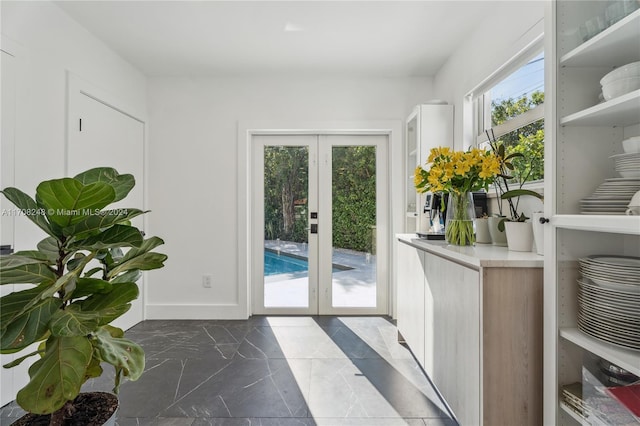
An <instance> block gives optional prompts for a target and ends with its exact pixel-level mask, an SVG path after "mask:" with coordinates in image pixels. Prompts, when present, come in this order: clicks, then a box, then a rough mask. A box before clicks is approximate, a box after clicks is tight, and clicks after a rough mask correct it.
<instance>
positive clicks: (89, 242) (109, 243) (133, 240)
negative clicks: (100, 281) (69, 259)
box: [71, 225, 143, 250]
mask: <svg viewBox="0 0 640 426" xmlns="http://www.w3.org/2000/svg"><path fill="white" fill-rule="evenodd" d="M142 241H143V240H142V234H141V233H140V230H139V229H138V228H136V227H133V226H127V225H113V226H112V227H111V228H109V229H107V230H106V231H104V232H101V233H99V234H97V235H92V236H90V237H88V238H85V239H84V240H80V241H76V242H74V243H73V244H71V248H73V249H74V250H100V249H105V248H110V247H138V246H140V245H141V244H142Z"/></svg>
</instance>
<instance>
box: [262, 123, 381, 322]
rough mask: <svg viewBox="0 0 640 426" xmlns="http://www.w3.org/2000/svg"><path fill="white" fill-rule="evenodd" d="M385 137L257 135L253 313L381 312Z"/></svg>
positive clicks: (322, 313)
mask: <svg viewBox="0 0 640 426" xmlns="http://www.w3.org/2000/svg"><path fill="white" fill-rule="evenodd" d="M387 141H388V137H387V136H386V135H309V134H305V135H254V136H253V140H252V142H253V144H252V146H253V148H252V149H253V152H252V155H253V171H252V172H253V198H252V206H253V208H252V230H251V235H252V245H253V246H252V256H251V257H252V274H251V275H252V283H253V286H252V300H253V313H255V314H310V315H316V314H320V315H325V314H327V315H329V314H384V313H386V312H387V291H388V249H387V247H388V244H389V241H388V236H387V235H388V232H387V231H388V216H389V215H388V201H387V200H388V194H387V187H388V185H387V182H388V179H387V175H388V171H387V149H388V147H387Z"/></svg>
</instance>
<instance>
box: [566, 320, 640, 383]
mask: <svg viewBox="0 0 640 426" xmlns="http://www.w3.org/2000/svg"><path fill="white" fill-rule="evenodd" d="M560 336H561V337H563V338H564V339H566V340H568V341H570V342H572V343H574V344H576V345H578V346H580V347H581V348H583V349H586V350H587V351H589V352H591V353H593V354H595V355H598V356H599V357H601V358H604V359H606V360H607V361H609V362H612V363H614V364H616V365H617V366H619V367H622V368H624V369H625V370H627V371H629V372H631V373H633V374H635V375H636V376H640V351H635V350H632V349H625V348H621V347H618V346H615V345H611V344H609V343H606V342H603V341H601V340H598V339H595V338H593V337H591V336H588V335H586V334H584V333H583V332H581V331H580V330H578V329H577V328H562V329H560Z"/></svg>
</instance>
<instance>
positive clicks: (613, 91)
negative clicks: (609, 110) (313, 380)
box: [600, 61, 640, 101]
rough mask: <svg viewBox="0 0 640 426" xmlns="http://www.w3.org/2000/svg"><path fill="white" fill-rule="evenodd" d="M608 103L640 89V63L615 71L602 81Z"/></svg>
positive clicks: (633, 63)
mask: <svg viewBox="0 0 640 426" xmlns="http://www.w3.org/2000/svg"><path fill="white" fill-rule="evenodd" d="M600 84H601V85H602V95H603V96H604V99H605V100H606V101H608V100H610V99H613V98H617V97H618V96H622V95H624V94H626V93H629V92H633V91H634V90H637V89H640V61H638V62H632V63H630V64H627V65H623V66H621V67H619V68H616V69H614V70H613V71H611V72H610V73H608V74H607V75H605V76H604V77H602V79H601V80H600Z"/></svg>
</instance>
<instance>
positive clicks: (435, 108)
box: [405, 104, 453, 232]
mask: <svg viewBox="0 0 640 426" xmlns="http://www.w3.org/2000/svg"><path fill="white" fill-rule="evenodd" d="M438 146H448V147H453V105H435V104H433V105H432V104H425V105H418V106H416V107H415V108H414V109H413V111H412V113H411V115H410V116H409V118H408V119H407V122H406V128H405V154H406V157H405V176H407V179H406V183H405V187H406V193H405V200H406V201H405V211H406V218H405V232H416V231H419V230H420V229H423V231H425V232H426V227H427V223H426V222H425V220H426V221H428V219H424V214H423V206H424V201H425V198H424V194H417V193H416V189H415V186H414V183H413V172H414V171H415V169H416V167H417V166H418V165H419V164H424V163H425V162H426V161H427V158H428V157H429V152H430V151H431V149H432V148H435V147H438Z"/></svg>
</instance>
